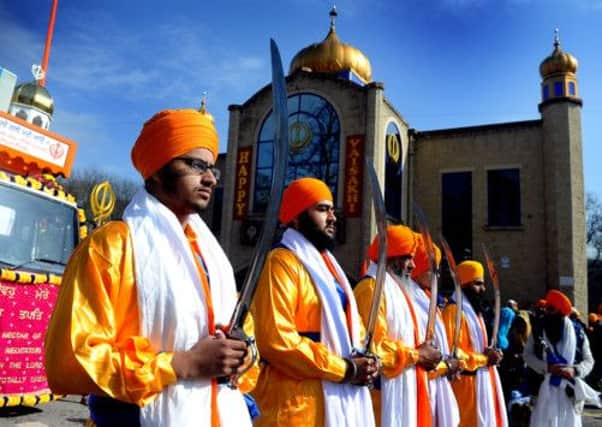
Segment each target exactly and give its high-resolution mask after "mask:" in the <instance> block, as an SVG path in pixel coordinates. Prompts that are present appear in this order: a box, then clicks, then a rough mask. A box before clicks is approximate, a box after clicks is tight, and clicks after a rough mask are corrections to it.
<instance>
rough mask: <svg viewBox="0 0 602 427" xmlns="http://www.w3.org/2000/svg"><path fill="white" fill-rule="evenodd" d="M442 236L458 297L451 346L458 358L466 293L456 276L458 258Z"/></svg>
mask: <svg viewBox="0 0 602 427" xmlns="http://www.w3.org/2000/svg"><path fill="white" fill-rule="evenodd" d="M439 237H441V247H442V248H443V253H445V258H446V259H447V265H448V266H449V274H450V275H451V278H452V281H453V282H454V289H455V298H456V323H455V324H454V336H453V341H452V346H451V354H452V356H453V357H454V358H456V359H457V358H458V354H457V353H458V339H459V338H460V327H461V326H462V298H463V296H464V294H463V293H462V286H460V283H459V282H458V277H457V276H456V260H455V259H454V254H453V252H452V250H451V248H450V247H449V244H448V243H447V240H445V237H443V235H440V236H439Z"/></svg>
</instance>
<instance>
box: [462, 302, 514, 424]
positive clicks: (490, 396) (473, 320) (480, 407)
mask: <svg viewBox="0 0 602 427" xmlns="http://www.w3.org/2000/svg"><path fill="white" fill-rule="evenodd" d="M462 310H463V311H464V316H465V318H466V323H467V324H468V330H469V333H470V342H471V344H472V348H473V349H474V351H475V352H476V353H483V352H484V351H485V348H486V346H487V335H486V334H485V331H486V330H485V324H484V323H483V321H482V319H479V317H478V316H477V314H476V313H475V311H474V310H473V308H472V306H471V305H470V302H469V301H468V298H466V297H464V298H462ZM490 372H493V379H494V383H493V384H492V382H491V376H490ZM475 382H476V393H477V425H478V427H491V426H495V425H496V411H495V405H496V402H495V397H497V404H498V405H499V406H500V408H501V411H500V412H501V414H500V415H501V417H502V420H501V421H502V427H507V426H508V414H507V411H506V403H505V402H504V392H503V391H502V383H501V382H500V376H499V374H498V372H497V368H496V367H495V366H485V367H482V368H479V369H477V375H476V381H475Z"/></svg>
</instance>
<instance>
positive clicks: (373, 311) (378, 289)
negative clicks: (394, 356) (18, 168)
mask: <svg viewBox="0 0 602 427" xmlns="http://www.w3.org/2000/svg"><path fill="white" fill-rule="evenodd" d="M366 166H367V168H368V175H369V176H370V188H371V190H372V202H373V205H374V214H375V217H376V229H377V232H378V262H377V265H376V284H375V285H374V294H372V302H371V305H370V314H369V315H368V325H367V327H366V336H365V337H364V344H363V349H362V350H363V353H364V354H367V353H369V352H370V344H371V343H372V338H373V337H374V328H375V327H376V319H377V317H378V309H379V307H380V304H381V302H382V298H383V291H384V285H385V274H386V269H387V213H386V210H385V201H384V199H383V193H382V190H381V188H380V185H379V183H378V177H377V176H376V171H375V170H374V165H373V164H372V163H370V162H369V161H368V160H367V159H366Z"/></svg>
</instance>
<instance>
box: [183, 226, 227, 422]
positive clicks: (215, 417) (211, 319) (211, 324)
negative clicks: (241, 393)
mask: <svg viewBox="0 0 602 427" xmlns="http://www.w3.org/2000/svg"><path fill="white" fill-rule="evenodd" d="M184 231H185V234H186V237H187V238H188V242H189V243H190V247H191V248H192V250H193V251H194V253H195V254H196V255H197V256H195V257H193V258H194V262H195V264H196V267H197V270H198V271H199V276H200V277H201V283H202V284H203V292H204V293H205V302H206V304H207V325H208V329H209V334H210V335H214V334H215V315H214V312H213V301H212V299H211V290H210V287H209V280H208V278H207V273H206V271H205V267H203V265H201V262H200V260H202V259H203V254H202V253H201V249H200V248H199V245H198V244H197V239H196V235H195V234H194V232H193V231H192V229H191V228H190V227H188V226H186V228H185V230H184ZM211 427H220V422H219V412H218V408H217V379H216V378H212V379H211Z"/></svg>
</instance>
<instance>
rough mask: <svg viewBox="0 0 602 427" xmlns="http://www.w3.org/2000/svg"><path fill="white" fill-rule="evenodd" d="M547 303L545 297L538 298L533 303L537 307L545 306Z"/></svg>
mask: <svg viewBox="0 0 602 427" xmlns="http://www.w3.org/2000/svg"><path fill="white" fill-rule="evenodd" d="M547 304H548V302H547V301H546V300H545V299H543V298H540V299H538V300H537V302H536V303H535V307H537V308H546V305H547Z"/></svg>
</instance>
